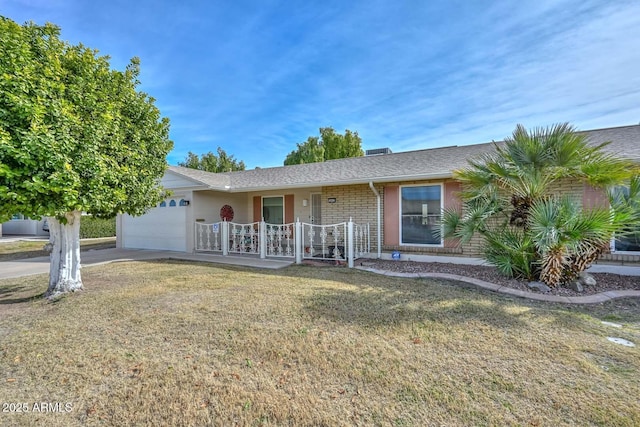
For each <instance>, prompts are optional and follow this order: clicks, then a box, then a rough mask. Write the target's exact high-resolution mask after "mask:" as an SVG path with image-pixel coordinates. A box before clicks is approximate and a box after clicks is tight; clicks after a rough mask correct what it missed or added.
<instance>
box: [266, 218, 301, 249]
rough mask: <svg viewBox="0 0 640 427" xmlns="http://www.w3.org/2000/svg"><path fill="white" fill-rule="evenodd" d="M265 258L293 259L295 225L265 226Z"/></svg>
mask: <svg viewBox="0 0 640 427" xmlns="http://www.w3.org/2000/svg"><path fill="white" fill-rule="evenodd" d="M266 228H267V256H283V257H295V256H296V254H295V223H291V224H284V225H279V224H266Z"/></svg>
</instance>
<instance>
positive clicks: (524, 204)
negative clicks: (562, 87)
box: [443, 123, 637, 286]
mask: <svg viewBox="0 0 640 427" xmlns="http://www.w3.org/2000/svg"><path fill="white" fill-rule="evenodd" d="M607 144H608V143H604V144H599V145H592V144H590V143H589V141H588V139H587V136H586V135H585V134H582V133H578V132H576V131H575V129H574V128H573V127H572V126H570V125H569V124H566V123H564V124H558V125H554V126H551V127H549V128H536V129H533V130H532V131H527V130H526V129H525V128H524V127H523V126H521V125H518V126H517V127H516V129H515V131H514V132H513V135H512V136H511V137H509V138H506V139H505V141H504V142H503V143H497V144H495V152H494V153H492V154H487V155H485V156H483V157H480V158H478V159H473V160H470V161H469V167H468V168H466V169H463V170H459V171H456V173H455V177H456V178H457V179H458V180H460V181H461V182H462V192H461V198H462V202H463V210H462V212H454V211H447V212H445V214H444V216H443V223H444V227H443V230H444V231H443V232H444V236H445V237H455V238H459V239H461V240H462V241H463V242H468V241H469V240H470V239H471V237H472V236H474V235H475V234H480V235H481V236H482V237H483V252H484V256H485V258H486V259H487V260H488V261H489V262H490V263H492V264H494V265H496V266H497V267H498V269H499V270H500V271H501V272H503V273H504V274H506V275H508V276H515V277H525V278H528V279H537V278H540V279H541V280H543V281H544V282H545V283H547V284H549V285H552V286H553V285H557V284H559V283H563V282H565V281H567V280H570V279H571V278H572V277H575V275H577V273H579V272H580V271H582V270H584V268H587V267H588V265H589V264H590V263H591V262H592V261H593V260H594V259H595V258H597V256H598V255H600V254H601V253H602V251H603V250H604V249H606V247H607V244H608V241H609V240H610V239H611V238H612V236H613V233H614V232H616V231H618V230H619V229H620V228H621V224H622V222H621V221H625V220H629V219H630V218H631V217H632V216H633V215H632V214H630V213H629V212H631V211H630V210H629V209H627V208H629V203H627V205H626V208H625V209H621V210H620V213H616V214H615V215H613V214H612V212H611V211H610V210H609V209H596V210H593V211H590V212H586V211H582V209H581V208H579V206H578V205H577V202H578V201H575V200H571V199H568V198H560V197H558V195H557V194H556V192H557V191H558V187H559V184H560V183H562V182H566V181H578V182H582V183H585V184H589V185H591V186H593V187H595V188H602V189H609V188H613V187H614V186H616V185H620V184H622V183H624V182H625V181H627V180H628V179H630V178H631V177H632V176H633V175H634V173H635V174H637V167H636V166H635V165H634V164H633V163H631V162H630V161H628V160H626V159H622V158H619V157H616V156H614V155H612V154H610V153H608V152H606V151H605V150H604V147H605V146H606V145H607ZM612 206H613V205H612ZM620 206H622V204H620ZM625 218H626V219H625Z"/></svg>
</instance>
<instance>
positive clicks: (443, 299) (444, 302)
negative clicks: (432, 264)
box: [305, 279, 527, 328]
mask: <svg viewBox="0 0 640 427" xmlns="http://www.w3.org/2000/svg"><path fill="white" fill-rule="evenodd" d="M395 281H397V282H399V283H398V284H393V280H391V281H385V283H384V284H382V285H380V284H372V285H370V286H363V288H362V289H357V290H347V289H335V288H333V289H329V288H326V289H323V290H320V291H318V292H316V293H314V294H313V295H312V296H310V297H308V299H307V300H306V301H305V309H306V310H308V311H309V312H310V313H311V314H312V315H313V316H314V317H316V316H317V317H323V318H326V319H328V320H330V321H333V322H338V323H343V324H347V325H349V324H353V325H358V326H365V327H378V326H396V325H401V324H414V323H424V322H438V323H443V324H464V323H468V322H471V321H474V322H482V323H485V324H488V325H491V326H496V327H507V328H526V327H527V324H526V322H524V321H522V320H521V319H519V315H518V314H515V313H511V312H509V311H508V310H507V309H506V306H507V304H508V303H509V301H500V298H490V297H485V296H482V295H479V294H478V293H475V292H470V291H467V290H464V289H459V288H458V287H457V283H458V282H451V281H441V280H425V279H417V280H402V279H399V280H395ZM438 287H441V288H442V289H436V288H438Z"/></svg>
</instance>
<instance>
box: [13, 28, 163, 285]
mask: <svg viewBox="0 0 640 427" xmlns="http://www.w3.org/2000/svg"><path fill="white" fill-rule="evenodd" d="M59 36H60V29H59V28H58V27H57V26H55V25H52V24H45V25H43V26H40V25H36V24H33V23H27V24H24V25H18V24H17V23H15V22H13V21H11V20H10V19H7V18H4V17H0V221H1V220H2V219H6V218H9V217H10V216H11V215H12V214H14V213H22V214H24V215H27V216H30V217H33V218H39V217H46V218H47V219H48V222H49V229H50V243H49V246H50V248H51V250H52V251H51V269H50V279H49V288H48V290H47V293H46V295H47V296H49V297H53V296H56V295H59V294H62V293H65V292H69V291H74V290H77V289H81V288H82V279H81V275H80V246H79V225H80V218H81V213H82V212H86V213H89V214H93V215H95V216H98V217H113V216H115V215H116V214H118V213H129V214H132V215H140V214H143V213H144V212H145V211H146V210H147V209H148V208H149V207H151V206H154V205H155V204H157V203H158V202H159V201H160V200H161V199H162V198H163V197H164V194H163V189H162V188H161V187H160V186H159V179H160V178H161V177H162V175H163V173H164V171H165V169H166V166H167V163H166V156H167V154H168V152H169V151H170V150H171V148H172V145H173V144H172V142H171V141H170V140H169V139H168V134H169V121H168V119H166V118H161V116H160V112H159V110H158V108H156V107H155V106H154V100H153V98H151V97H149V96H148V95H147V94H145V93H143V92H141V91H139V90H137V86H138V85H139V81H138V76H139V72H140V68H139V61H138V59H136V58H134V59H132V60H131V63H130V64H129V65H128V66H127V67H126V70H124V71H115V70H112V69H111V67H110V64H109V58H108V57H106V56H99V55H98V52H97V51H96V50H92V49H89V48H87V47H85V46H83V45H71V44H69V43H67V42H64V41H62V40H60V38H59Z"/></svg>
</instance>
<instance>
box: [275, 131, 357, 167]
mask: <svg viewBox="0 0 640 427" xmlns="http://www.w3.org/2000/svg"><path fill="white" fill-rule="evenodd" d="M363 155H364V151H363V150H362V139H361V138H360V136H359V135H358V132H351V131H350V130H349V129H347V130H345V132H344V135H341V134H339V133H336V131H335V130H333V128H331V127H325V128H320V137H317V136H310V137H309V138H308V139H307V141H306V142H303V143H302V144H297V149H296V150H294V151H292V152H291V153H289V154H288V155H287V157H286V158H285V160H284V164H285V166H287V165H298V164H302V163H316V162H324V161H325V160H333V159H344V158H347V157H359V156H363Z"/></svg>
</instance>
